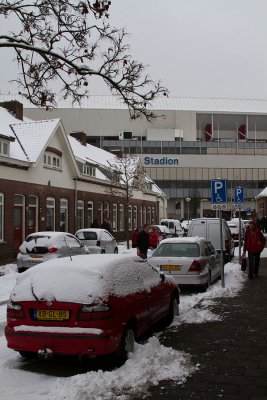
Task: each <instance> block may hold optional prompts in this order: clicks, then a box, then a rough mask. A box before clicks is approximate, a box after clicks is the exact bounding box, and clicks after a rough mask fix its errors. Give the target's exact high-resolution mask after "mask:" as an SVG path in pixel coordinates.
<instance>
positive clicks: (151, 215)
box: [0, 101, 167, 263]
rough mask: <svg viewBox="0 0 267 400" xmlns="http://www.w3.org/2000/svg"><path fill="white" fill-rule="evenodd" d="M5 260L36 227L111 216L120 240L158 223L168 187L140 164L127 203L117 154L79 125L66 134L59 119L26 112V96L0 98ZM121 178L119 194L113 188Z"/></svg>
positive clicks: (0, 219) (0, 255)
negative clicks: (37, 118)
mask: <svg viewBox="0 0 267 400" xmlns="http://www.w3.org/2000/svg"><path fill="white" fill-rule="evenodd" d="M0 105H1V107H0V263H5V262H6V261H7V260H11V259H14V257H15V256H16V254H17V252H18V247H19V245H20V244H21V242H22V241H23V240H24V238H25V237H26V236H27V235H28V234H29V233H31V232H35V231H42V230H61V231H67V232H71V233H75V231H76V230H77V229H80V228H83V227H89V226H90V225H91V223H92V221H93V220H94V219H98V221H99V223H100V224H101V223H102V222H103V220H104V219H108V220H110V221H111V224H112V228H113V232H114V236H115V237H116V238H117V240H123V239H124V238H125V228H124V227H125V225H124V219H125V211H126V207H127V213H126V215H127V217H128V228H129V230H130V231H131V230H133V229H135V228H136V227H137V226H138V225H140V224H142V223H145V222H147V223H158V221H159V219H160V218H162V217H165V216H166V209H167V199H166V195H165V194H164V193H163V192H162V191H161V190H160V189H159V187H158V186H157V185H156V184H155V183H154V182H153V181H152V180H151V179H150V178H149V177H148V176H147V175H146V174H145V172H144V170H143V169H142V168H140V161H139V159H138V158H137V157H135V168H136V174H138V177H137V182H140V181H142V182H143V185H142V187H141V186H136V185H135V187H134V190H133V191H132V196H131V198H130V201H129V202H128V203H126V202H125V198H124V196H123V193H124V192H125V188H124V186H123V184H122V183H121V182H120V178H119V180H118V181H117V182H115V181H114V175H116V176H117V177H118V176H119V177H120V174H121V172H120V171H115V170H114V168H111V165H112V164H113V165H116V161H117V160H118V157H117V156H116V155H114V154H112V153H109V152H107V151H105V150H102V149H100V148H97V147H94V146H92V145H89V144H86V140H85V137H84V134H83V133H82V132H78V133H73V136H69V135H67V134H66V133H65V130H64V127H63V124H62V122H61V120H60V119H58V118H57V119H50V120H41V121H32V120H29V119H28V118H27V119H26V120H25V119H24V120H23V106H22V104H20V103H18V102H16V101H12V102H5V103H1V104H0ZM116 186H118V187H119V189H120V192H121V194H122V196H118V195H116V196H115V195H114V194H112V190H110V189H111V188H112V187H116Z"/></svg>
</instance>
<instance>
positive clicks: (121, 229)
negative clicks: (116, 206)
mask: <svg viewBox="0 0 267 400" xmlns="http://www.w3.org/2000/svg"><path fill="white" fill-rule="evenodd" d="M119 219H120V231H121V232H122V231H124V208H123V204H120V215H119Z"/></svg>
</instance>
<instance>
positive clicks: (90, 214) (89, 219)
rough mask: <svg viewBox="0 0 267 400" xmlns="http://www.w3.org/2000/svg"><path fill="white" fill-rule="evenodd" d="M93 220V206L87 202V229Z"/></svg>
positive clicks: (90, 202)
mask: <svg viewBox="0 0 267 400" xmlns="http://www.w3.org/2000/svg"><path fill="white" fill-rule="evenodd" d="M93 218H94V204H93V202H92V201H88V203H87V228H90V226H91V225H92V223H93Z"/></svg>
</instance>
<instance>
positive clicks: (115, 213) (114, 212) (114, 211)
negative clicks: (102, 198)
mask: <svg viewBox="0 0 267 400" xmlns="http://www.w3.org/2000/svg"><path fill="white" fill-rule="evenodd" d="M117 221H118V206H117V204H113V207H112V230H113V231H114V232H116V231H117V230H118V222H117Z"/></svg>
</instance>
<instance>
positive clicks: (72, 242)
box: [17, 231, 94, 272]
mask: <svg viewBox="0 0 267 400" xmlns="http://www.w3.org/2000/svg"><path fill="white" fill-rule="evenodd" d="M93 252H94V249H92V250H89V249H88V248H87V246H85V245H84V244H83V243H82V242H81V241H80V240H79V239H77V238H76V237H75V236H74V235H72V234H71V233H67V232H54V231H44V232H35V233H31V234H30V235H28V236H27V237H26V239H25V240H24V242H23V243H22V244H21V246H20V247H19V253H18V255H17V267H18V272H23V271H25V270H26V269H28V268H31V267H33V266H34V265H37V264H40V263H42V262H44V261H48V260H51V259H55V258H59V257H72V256H77V255H81V254H89V253H93Z"/></svg>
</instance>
